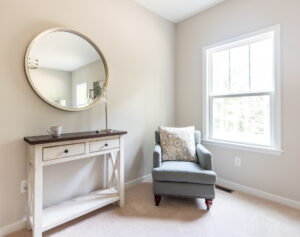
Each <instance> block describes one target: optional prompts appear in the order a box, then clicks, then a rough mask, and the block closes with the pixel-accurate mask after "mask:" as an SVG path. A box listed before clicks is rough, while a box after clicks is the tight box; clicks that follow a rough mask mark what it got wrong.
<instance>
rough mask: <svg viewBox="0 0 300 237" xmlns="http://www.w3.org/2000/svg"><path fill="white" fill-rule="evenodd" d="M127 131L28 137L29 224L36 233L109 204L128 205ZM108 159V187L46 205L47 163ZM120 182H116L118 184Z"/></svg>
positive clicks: (35, 236) (39, 235)
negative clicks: (44, 184) (44, 173)
mask: <svg viewBox="0 0 300 237" xmlns="http://www.w3.org/2000/svg"><path fill="white" fill-rule="evenodd" d="M126 133H127V132H125V131H117V130H110V131H109V132H100V133H97V132H81V133H68V134H63V135H62V136H61V137H59V138H52V137H51V136H35V137H25V138H24V140H25V141H26V143H27V161H28V170H27V174H28V211H27V215H28V228H31V229H32V231H33V237H41V236H42V233H43V232H44V231H46V230H49V229H51V228H53V227H56V226H58V225H61V224H63V223H65V222H67V221H70V220H72V219H75V218H77V217H79V216H82V215H84V214H87V213H89V212H91V211H94V210H96V209H98V208H101V207H103V206H106V205H108V204H111V203H114V202H118V203H119V205H120V206H123V205H124V141H123V136H124V135H125V134H126ZM95 156H103V157H105V159H106V165H105V166H106V167H105V177H106V178H105V188H103V189H101V190H98V191H95V192H92V193H89V194H87V195H85V196H81V197H77V198H75V199H72V200H70V201H65V202H62V203H59V204H57V205H55V206H51V207H48V208H45V209H43V167H44V166H48V165H53V164H58V163H63V162H72V161H75V160H78V159H86V158H89V157H95ZM115 183H116V185H114V184H115Z"/></svg>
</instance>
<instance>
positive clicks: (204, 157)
mask: <svg viewBox="0 0 300 237" xmlns="http://www.w3.org/2000/svg"><path fill="white" fill-rule="evenodd" d="M196 151H197V157H198V162H199V164H200V166H201V167H202V168H203V169H206V170H212V158H211V153H210V152H209V151H208V150H207V149H206V148H205V147H204V146H202V145H201V144H197V146H196Z"/></svg>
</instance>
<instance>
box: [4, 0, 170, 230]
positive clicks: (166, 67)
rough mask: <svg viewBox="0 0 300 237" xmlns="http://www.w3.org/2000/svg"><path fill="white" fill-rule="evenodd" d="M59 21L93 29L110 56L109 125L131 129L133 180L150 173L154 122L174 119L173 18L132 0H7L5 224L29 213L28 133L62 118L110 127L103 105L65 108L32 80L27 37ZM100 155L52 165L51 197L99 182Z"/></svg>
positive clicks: (128, 167) (128, 175)
mask: <svg viewBox="0 0 300 237" xmlns="http://www.w3.org/2000/svg"><path fill="white" fill-rule="evenodd" d="M57 26H64V27H68V28H72V29H74V30H77V31H79V32H81V33H83V34H85V35H86V36H88V37H89V38H90V39H92V40H93V41H94V42H95V43H96V44H97V45H98V46H99V48H100V49H101V50H102V52H103V54H104V56H105V58H106V60H107V63H108V67H109V71H110V82H109V87H108V96H109V99H108V100H109V101H108V102H109V108H108V109H109V127H110V128H114V129H124V130H127V131H128V135H127V136H126V137H125V179H126V181H129V180H132V179H136V178H138V177H141V176H143V175H146V174H149V173H150V171H151V168H152V149H153V145H154V130H155V129H156V127H157V126H158V125H172V124H173V123H174V26H173V25H172V24H171V23H169V22H167V21H165V20H162V19H161V18H159V17H158V16H156V15H154V14H152V13H150V12H149V11H147V10H145V9H144V8H142V7H140V6H138V5H136V4H135V3H134V2H133V1H131V0H85V1H71V0H52V1H38V0H35V1H34V0H27V1H17V0H1V1H0V29H1V37H0V55H1V58H2V60H1V64H0V81H1V93H0V101H1V116H0V126H1V127H0V131H1V136H0V190H1V194H0V227H2V226H5V225H8V224H11V223H14V222H16V221H18V220H20V219H21V218H22V217H23V216H24V210H25V195H24V194H20V180H22V179H25V178H26V157H25V144H24V142H23V137H24V136H29V135H39V134H45V133H46V129H47V127H48V126H50V125H51V124H61V125H62V126H63V127H64V132H76V131H85V130H95V129H97V128H104V124H105V123H104V108H103V106H100V105H99V106H95V107H94V108H92V109H90V110H87V111H82V112H66V111H61V110H58V109H56V108H53V107H51V106H49V105H48V104H46V103H45V102H43V101H42V100H41V99H40V98H39V97H38V96H37V95H36V94H35V93H34V92H33V91H32V89H31V87H30V86H29V84H28V82H27V81H26V77H25V73H24V68H23V64H24V56H25V52H26V48H27V46H28V44H29V43H30V41H31V40H32V38H33V37H34V36H35V35H36V34H38V33H39V32H40V31H42V30H45V29H47V28H51V27H57ZM93 162H94V160H89V161H85V162H82V163H76V164H75V163H74V165H70V164H65V165H62V166H59V167H55V166H53V167H51V168H49V169H48V170H46V171H45V176H46V178H47V181H46V182H47V186H48V188H47V190H46V191H45V192H46V194H47V195H48V199H47V201H48V202H47V203H50V202H51V201H53V200H50V199H49V195H52V196H53V198H55V196H56V193H59V196H60V198H61V199H64V198H68V197H69V196H72V195H73V194H74V193H76V192H81V191H82V192H84V191H87V190H88V189H90V188H93V187H87V188H86V190H85V189H84V188H83V189H82V190H81V189H79V188H78V185H79V186H81V187H82V186H84V184H86V183H89V182H90V181H91V182H92V183H91V184H95V186H96V185H97V175H94V173H93V175H91V172H92V169H93V168H91V166H92V163H93ZM56 168H57V169H56ZM76 171H81V173H77V172H76ZM64 174H66V175H64ZM57 183H64V184H66V185H68V187H69V191H68V192H67V193H65V195H64V193H63V191H64V189H63V188H60V189H58V190H57V189H55V186H56V184H57ZM82 184H83V185H82ZM60 187H61V185H60ZM72 190H73V191H72ZM54 201H55V200H54Z"/></svg>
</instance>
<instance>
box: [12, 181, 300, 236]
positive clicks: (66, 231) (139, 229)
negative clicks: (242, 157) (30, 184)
mask: <svg viewBox="0 0 300 237" xmlns="http://www.w3.org/2000/svg"><path fill="white" fill-rule="evenodd" d="M16 236H18V237H30V236H31V231H27V230H22V231H19V232H17V233H14V234H12V235H9V237H16ZM43 236H44V237H45V236H51V237H65V236H66V237H100V236H105V237H111V236H126V237H133V236H139V237H144V236H145V237H147V236H149V237H150V236H151V237H168V236H172V237H179V236H184V237H186V236H203V237H206V236H208V237H209V236H222V237H223V236H237V237H243V236H251V237H252V236H258V237H260V236H263V237H265V236H270V237H276V236H284V237H294V236H295V237H299V236H300V212H299V210H295V209H292V208H288V207H285V206H282V205H278V204H276V203H273V202H269V201H266V200H263V199H259V198H256V197H252V196H249V195H246V194H242V193H239V192H234V193H232V194H230V193H226V192H224V191H221V190H217V195H216V199H215V200H214V204H213V206H212V208H211V210H210V211H209V212H207V211H206V210H205V204H204V201H203V200H201V199H183V198H174V197H167V198H165V197H164V198H163V199H162V201H161V204H160V206H159V207H156V206H154V201H153V196H152V190H151V183H142V184H139V185H137V186H135V187H133V188H130V189H128V190H126V205H125V207H123V208H119V207H118V206H116V205H110V206H107V207H105V208H102V209H100V210H98V211H95V212H93V213H90V214H88V215H86V216H83V217H81V218H78V219H76V220H74V221H71V222H69V223H67V224H64V225H62V226H60V227H57V228H55V229H52V230H50V231H47V232H45V233H44V234H43Z"/></svg>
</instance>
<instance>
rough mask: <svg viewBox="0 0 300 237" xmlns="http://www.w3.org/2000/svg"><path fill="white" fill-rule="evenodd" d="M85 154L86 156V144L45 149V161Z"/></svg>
mask: <svg viewBox="0 0 300 237" xmlns="http://www.w3.org/2000/svg"><path fill="white" fill-rule="evenodd" d="M83 154H85V143H77V144H70V145H62V146H54V147H45V148H43V160H54V159H60V158H64V157H69V156H76V155H83Z"/></svg>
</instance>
